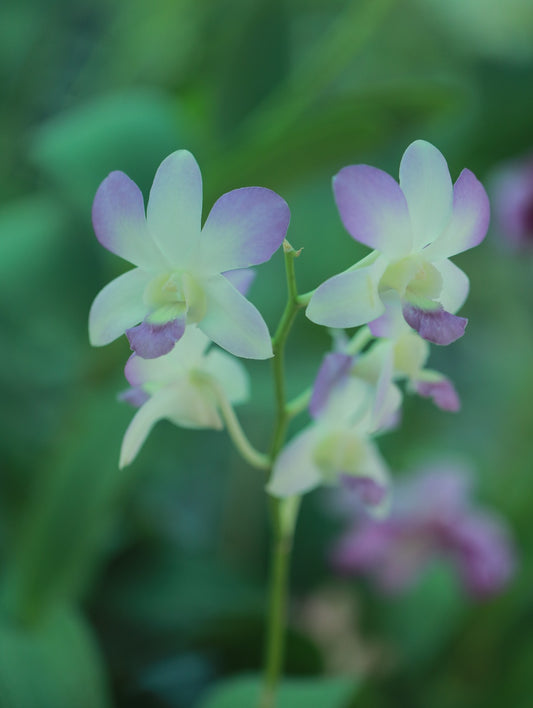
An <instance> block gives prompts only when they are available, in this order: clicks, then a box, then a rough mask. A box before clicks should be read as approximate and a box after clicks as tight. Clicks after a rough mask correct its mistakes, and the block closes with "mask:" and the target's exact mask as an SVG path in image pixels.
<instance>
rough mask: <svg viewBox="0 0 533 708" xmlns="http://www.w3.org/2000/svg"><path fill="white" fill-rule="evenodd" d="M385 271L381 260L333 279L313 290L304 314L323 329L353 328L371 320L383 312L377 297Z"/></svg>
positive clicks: (383, 260)
mask: <svg viewBox="0 0 533 708" xmlns="http://www.w3.org/2000/svg"><path fill="white" fill-rule="evenodd" d="M385 268H386V261H385V259H378V260H377V261H376V262H375V263H373V264H372V265H370V266H365V267H363V268H355V269H350V270H347V271H345V272H344V273H339V275H334V276H333V277H332V278H329V280H326V281H325V282H324V283H322V285H319V287H318V288H317V289H316V291H315V293H314V295H313V297H312V298H311V302H310V303H309V305H308V307H307V310H306V312H305V314H306V315H307V317H308V318H309V319H310V320H311V321H312V322H316V323H317V324H321V325H326V326H327V327H357V326H359V325H362V324H366V323H367V322H371V321H372V320H375V319H376V318H377V317H379V316H380V315H381V314H383V312H384V311H385V307H384V305H383V302H382V301H381V298H380V296H379V293H378V284H379V280H380V278H381V276H382V275H383V272H384V270H385Z"/></svg>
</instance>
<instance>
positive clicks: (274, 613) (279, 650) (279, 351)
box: [260, 241, 302, 708]
mask: <svg viewBox="0 0 533 708" xmlns="http://www.w3.org/2000/svg"><path fill="white" fill-rule="evenodd" d="M283 252H284V255H285V272H286V276H287V291H288V297H287V304H286V306H285V310H284V311H283V314H282V316H281V320H280V323H279V325H278V328H277V330H276V333H275V334H274V337H273V339H272V349H273V351H274V358H273V361H272V372H273V376H274V391H275V396H276V424H275V428H274V435H273V439H272V446H271V449H270V457H271V460H272V461H273V462H274V460H275V459H276V456H277V455H278V453H279V451H280V450H281V448H282V446H283V442H284V440H285V435H286V433H287V426H288V423H289V414H288V412H287V408H286V405H285V366H284V353H285V343H286V341H287V337H288V335H289V331H290V328H291V325H292V323H293V321H294V318H295V316H296V313H297V312H298V310H299V309H300V307H301V306H302V304H301V303H300V302H299V301H298V290H297V286H296V276H295V272H294V259H295V257H297V256H298V255H299V252H298V251H295V250H294V249H293V248H292V247H291V246H290V244H289V243H288V242H287V241H285V242H284V243H283ZM291 501H293V500H280V499H276V498H274V497H270V513H271V520H272V532H273V536H274V539H273V546H272V558H271V577H270V590H269V606H268V625H267V637H266V657H265V670H264V676H263V689H262V693H261V698H260V708H274V706H275V705H276V690H277V685H278V682H279V679H280V675H281V672H282V668H283V658H284V649H285V647H284V638H285V620H286V615H287V594H288V577H289V565H290V553H291V547H292V535H293V530H294V525H295V522H296V515H297V505H296V506H295V507H294V510H293V511H294V513H293V514H292V515H290V517H291V523H289V524H287V523H284V519H286V518H287V515H285V514H284V509H285V507H284V505H286V504H287V503H291Z"/></svg>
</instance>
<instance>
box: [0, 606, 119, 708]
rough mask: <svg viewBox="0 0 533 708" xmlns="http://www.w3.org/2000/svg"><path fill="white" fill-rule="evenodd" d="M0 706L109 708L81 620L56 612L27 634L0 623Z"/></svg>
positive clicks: (100, 671) (97, 663)
mask: <svg viewBox="0 0 533 708" xmlns="http://www.w3.org/2000/svg"><path fill="white" fill-rule="evenodd" d="M0 657H1V661H0V708H37V707H38V708H74V706H75V707H76V708H109V707H110V706H111V702H110V699H109V696H108V692H107V687H106V684H105V678H104V675H103V669H102V665H101V663H100V657H99V655H98V651H97V649H96V647H95V645H94V642H93V639H92V637H91V636H90V633H89V631H88V629H87V627H86V625H85V622H84V621H83V619H82V618H81V617H80V616H79V614H78V613H76V612H74V611H73V610H70V609H66V608H61V609H58V610H57V611H56V612H54V613H53V614H52V615H50V616H47V617H46V618H45V619H44V620H43V622H42V623H41V624H39V625H38V626H37V627H35V628H33V629H32V630H28V629H25V628H24V627H21V626H18V625H14V624H10V623H9V621H8V620H6V619H5V618H2V621H1V622H0Z"/></svg>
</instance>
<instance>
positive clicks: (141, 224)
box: [92, 172, 165, 270]
mask: <svg viewBox="0 0 533 708" xmlns="http://www.w3.org/2000/svg"><path fill="white" fill-rule="evenodd" d="M92 220H93V226H94V231H95V233H96V238H97V239H98V240H99V241H100V243H101V244H102V246H104V247H105V248H107V249H108V250H109V251H111V252H112V253H116V254H117V255H118V256H120V257H121V258H125V259H126V260H127V261H130V263H133V264H134V265H136V266H142V267H143V268H146V269H148V270H150V269H151V268H160V267H164V263H165V259H164V257H163V254H162V253H161V251H160V250H159V248H158V247H157V246H156V244H155V243H154V240H153V239H152V237H151V235H150V232H149V230H148V227H147V225H146V217H145V215H144V201H143V196H142V194H141V190H140V189H139V188H138V187H137V185H136V184H135V182H132V180H131V179H130V178H129V177H128V176H127V175H125V174H124V173H123V172H111V174H110V175H109V176H108V177H106V179H105V180H104V181H103V182H102V184H101V185H100V186H99V187H98V190H97V192H96V195H95V197H94V202H93V209H92Z"/></svg>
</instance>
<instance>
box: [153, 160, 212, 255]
mask: <svg viewBox="0 0 533 708" xmlns="http://www.w3.org/2000/svg"><path fill="white" fill-rule="evenodd" d="M146 217H147V220H148V228H149V229H150V233H151V235H152V238H153V239H154V240H155V242H156V243H157V245H158V246H159V248H160V249H161V251H162V252H163V253H164V255H165V256H166V258H167V259H168V260H169V261H170V263H171V264H173V265H175V266H178V267H181V268H185V267H187V265H188V263H189V262H190V259H191V256H192V253H193V250H194V249H195V247H197V246H198V243H197V241H198V237H199V235H200V229H201V219H202V175H201V173H200V168H199V167H198V163H197V162H196V160H195V159H194V157H193V155H191V153H190V152H189V151H188V150H177V151H176V152H173V153H172V154H171V155H169V156H168V157H167V158H166V159H164V160H163V162H162V163H161V165H160V166H159V168H158V170H157V172H156V175H155V177H154V183H153V185H152V189H151V190H150V198H149V200H148V208H147V210H146Z"/></svg>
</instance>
